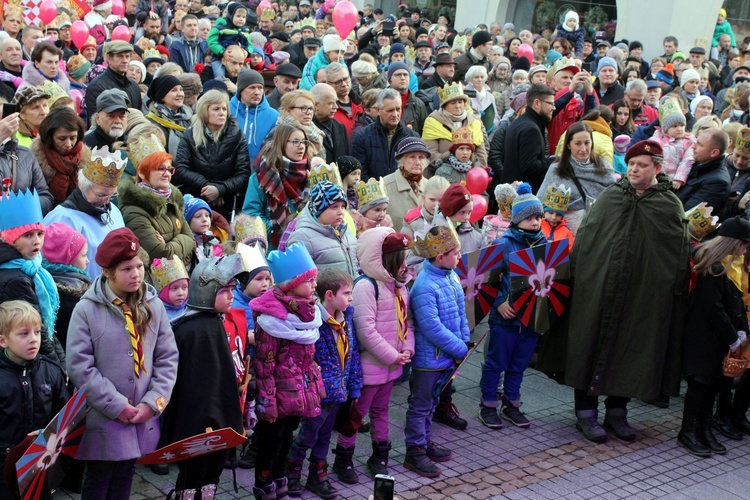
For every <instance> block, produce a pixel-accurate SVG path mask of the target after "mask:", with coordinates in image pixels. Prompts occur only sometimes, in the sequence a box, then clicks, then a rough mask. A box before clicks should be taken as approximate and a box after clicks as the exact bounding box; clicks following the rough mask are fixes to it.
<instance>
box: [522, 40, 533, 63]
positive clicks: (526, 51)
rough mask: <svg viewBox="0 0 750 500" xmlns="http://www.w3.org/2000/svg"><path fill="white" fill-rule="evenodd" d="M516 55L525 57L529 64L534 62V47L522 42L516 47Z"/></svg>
mask: <svg viewBox="0 0 750 500" xmlns="http://www.w3.org/2000/svg"><path fill="white" fill-rule="evenodd" d="M518 57H525V58H526V59H527V60H528V61H529V64H534V48H533V47H532V46H531V45H529V44H528V43H522V44H521V46H520V47H518Z"/></svg>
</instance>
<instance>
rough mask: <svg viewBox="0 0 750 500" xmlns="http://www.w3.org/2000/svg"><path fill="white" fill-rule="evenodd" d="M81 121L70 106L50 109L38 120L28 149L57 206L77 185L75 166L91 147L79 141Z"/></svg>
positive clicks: (86, 157)
mask: <svg viewBox="0 0 750 500" xmlns="http://www.w3.org/2000/svg"><path fill="white" fill-rule="evenodd" d="M84 133H85V128H84V125H83V120H81V118H80V117H79V116H78V115H77V114H76V112H75V111H73V110H72V109H70V108H68V107H66V106H63V107H60V108H56V109H53V110H52V111H50V113H49V114H48V115H47V116H46V117H45V118H44V120H42V125H41V126H40V127H39V135H38V136H37V138H36V139H34V140H33V141H32V143H31V148H30V149H31V151H32V152H33V153H34V156H36V159H37V160H38V161H39V166H40V167H41V168H42V173H43V174H44V178H45V180H46V181H47V185H48V186H49V191H50V193H51V194H52V197H53V198H54V200H55V205H59V204H60V203H62V202H63V201H65V200H66V199H67V197H68V196H70V194H71V193H72V192H73V190H74V189H75V188H76V186H77V185H78V166H79V165H80V164H81V162H82V161H86V160H88V158H89V157H90V156H91V150H90V149H89V148H88V146H86V145H85V144H84V143H83V135H84Z"/></svg>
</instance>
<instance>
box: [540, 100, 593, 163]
mask: <svg viewBox="0 0 750 500" xmlns="http://www.w3.org/2000/svg"><path fill="white" fill-rule="evenodd" d="M598 105H599V98H598V97H597V96H596V92H594V93H592V94H587V95H586V98H585V101H584V105H583V106H581V104H580V103H579V102H578V99H574V98H573V94H572V93H571V92H570V90H569V88H568V87H565V88H564V89H562V90H559V91H557V93H556V94H555V115H554V116H553V117H552V121H551V122H549V123H548V124H547V141H548V142H549V154H550V155H554V154H555V149H556V148H557V143H558V141H559V140H560V137H561V136H562V135H563V132H565V131H566V130H568V127H570V126H571V125H573V124H574V123H575V122H577V121H578V120H580V119H581V117H583V115H584V114H586V113H587V112H588V111H591V110H592V109H594V108H595V107H597V106H598Z"/></svg>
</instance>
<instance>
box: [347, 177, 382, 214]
mask: <svg viewBox="0 0 750 500" xmlns="http://www.w3.org/2000/svg"><path fill="white" fill-rule="evenodd" d="M354 191H355V192H356V193H357V205H359V207H360V208H361V207H364V206H365V205H369V204H370V203H372V202H374V201H377V200H382V199H383V198H385V199H386V201H387V200H388V195H387V194H386V190H385V184H384V183H383V180H382V178H381V179H375V177H370V180H368V181H367V182H366V183H365V182H362V181H359V182H357V183H356V184H355V185H354ZM370 208H372V207H370Z"/></svg>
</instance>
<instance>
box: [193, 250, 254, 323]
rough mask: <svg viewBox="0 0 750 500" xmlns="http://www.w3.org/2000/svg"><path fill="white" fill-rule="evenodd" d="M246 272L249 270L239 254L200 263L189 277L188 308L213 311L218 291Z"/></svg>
mask: <svg viewBox="0 0 750 500" xmlns="http://www.w3.org/2000/svg"><path fill="white" fill-rule="evenodd" d="M246 272H249V269H247V268H246V265H245V260H244V259H243V258H242V255H240V254H234V255H230V256H228V257H211V258H208V259H204V260H202V261H200V262H199V263H198V265H197V266H195V269H194V270H193V273H192V275H191V276H190V292H189V294H188V306H189V307H191V308H193V309H198V310H201V311H213V310H214V303H215V300H216V294H217V293H219V290H221V289H222V288H224V287H225V286H227V285H229V284H231V283H232V281H233V280H236V279H237V278H238V277H239V276H240V275H241V274H242V273H246Z"/></svg>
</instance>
